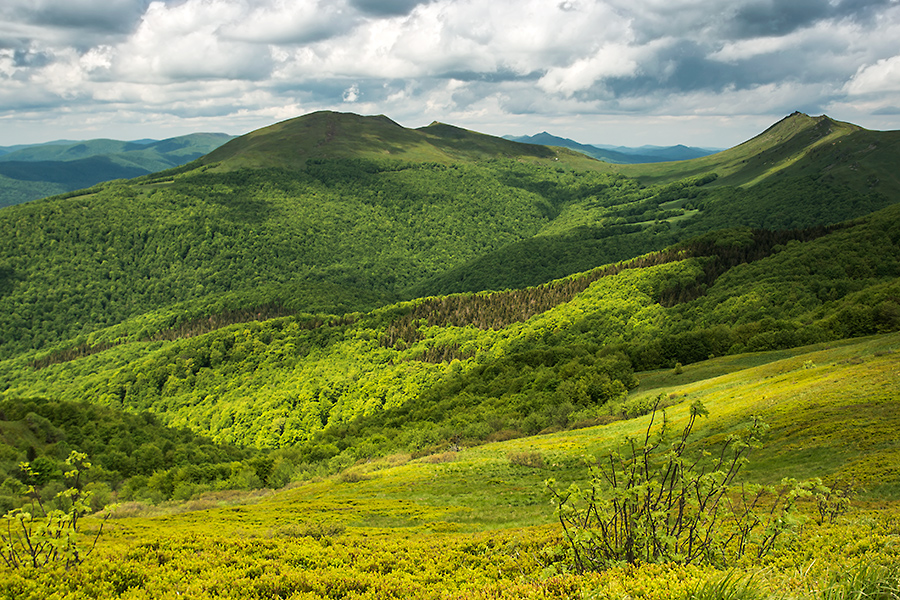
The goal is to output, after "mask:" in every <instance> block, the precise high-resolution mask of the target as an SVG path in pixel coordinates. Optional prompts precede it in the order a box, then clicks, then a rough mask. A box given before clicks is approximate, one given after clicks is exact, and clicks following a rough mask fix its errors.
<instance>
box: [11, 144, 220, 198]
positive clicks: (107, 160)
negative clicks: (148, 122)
mask: <svg viewBox="0 0 900 600" xmlns="http://www.w3.org/2000/svg"><path fill="white" fill-rule="evenodd" d="M231 138H232V136H229V135H226V134H222V133H195V134H190V135H185V136H180V137H175V138H170V139H166V140H161V141H155V142H150V143H135V142H123V141H118V140H105V139H103V140H87V141H84V142H72V143H66V144H42V145H36V146H29V147H26V148H22V149H19V150H16V151H14V152H9V153H7V154H4V155H2V156H0V178H2V184H0V207H3V206H11V205H13V204H20V203H22V202H27V201H29V200H34V199H37V198H43V197H46V196H50V195H53V194H59V193H63V192H67V191H72V190H77V189H81V188H86V187H90V186H92V185H95V184H97V183H100V182H102V181H109V180H112V179H129V178H132V177H138V176H140V175H145V174H148V173H153V172H156V171H161V170H163V169H170V168H172V167H177V166H180V165H183V164H184V163H186V162H189V161H192V160H194V159H196V158H199V157H200V156H203V155H204V154H206V153H207V152H209V151H210V150H213V149H214V148H217V147H218V146H221V145H222V144H223V143H225V142H226V141H228V140H229V139H231Z"/></svg>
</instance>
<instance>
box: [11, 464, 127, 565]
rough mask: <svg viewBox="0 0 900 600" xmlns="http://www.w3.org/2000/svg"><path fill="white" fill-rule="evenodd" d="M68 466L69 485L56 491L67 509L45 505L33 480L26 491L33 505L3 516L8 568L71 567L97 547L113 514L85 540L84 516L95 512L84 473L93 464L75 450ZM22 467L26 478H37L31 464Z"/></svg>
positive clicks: (57, 496) (107, 515)
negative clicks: (87, 544)
mask: <svg viewBox="0 0 900 600" xmlns="http://www.w3.org/2000/svg"><path fill="white" fill-rule="evenodd" d="M66 465H67V467H68V470H67V472H66V474H65V477H66V479H67V480H68V485H67V487H66V488H65V489H63V490H62V491H61V492H59V493H58V494H56V499H57V500H59V501H60V503H61V504H63V505H66V506H67V509H66V510H59V509H52V510H48V509H47V508H45V503H44V501H43V499H42V498H41V496H40V494H39V493H38V492H36V491H35V488H34V486H33V485H31V483H32V482H30V481H29V482H28V485H27V487H26V489H25V493H26V494H27V495H28V496H29V497H30V499H31V502H30V505H27V506H26V507H24V508H16V509H13V510H11V511H9V512H7V513H6V514H5V515H4V516H3V519H4V520H5V521H6V523H5V527H2V528H0V542H2V548H0V558H2V559H3V562H5V563H6V565H7V566H8V567H11V568H20V567H31V568H35V569H37V568H40V567H46V566H50V565H54V564H61V565H63V566H65V568H66V569H68V568H69V567H72V566H74V565H77V564H79V563H81V562H82V561H83V560H84V559H85V558H87V556H88V555H89V554H90V553H91V552H92V551H93V550H94V547H95V546H96V544H97V540H98V539H99V538H100V534H101V533H102V532H103V524H104V523H105V522H106V518H109V513H107V514H106V516H105V518H104V519H103V522H101V525H100V528H99V529H98V531H97V533H96V535H95V536H94V537H93V541H92V542H91V543H90V546H86V545H85V544H84V543H82V542H81V539H80V535H79V533H80V522H81V517H82V516H84V515H86V514H88V513H90V512H91V507H90V499H91V492H90V491H85V490H84V489H83V485H82V474H83V473H84V472H85V471H87V470H88V469H90V467H91V464H90V463H89V462H88V461H87V455H86V454H82V453H80V452H72V453H71V454H70V455H69V458H68V459H66ZM21 469H22V471H23V473H24V474H25V475H26V477H28V478H31V479H33V478H34V476H35V473H34V472H33V471H32V469H31V466H30V465H29V463H22V464H21Z"/></svg>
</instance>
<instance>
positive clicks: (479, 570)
mask: <svg viewBox="0 0 900 600" xmlns="http://www.w3.org/2000/svg"><path fill="white" fill-rule="evenodd" d="M898 359H900V334H891V335H885V336H877V337H871V338H865V339H859V340H854V341H849V342H843V343H840V344H832V345H830V346H829V347H824V346H814V347H809V348H804V349H797V350H792V351H782V352H775V353H766V354H753V355H741V356H737V357H728V358H720V359H714V360H711V361H707V362H706V363H701V364H698V365H689V366H687V367H685V368H684V369H683V372H682V373H681V374H680V375H675V374H674V372H655V373H648V374H645V376H644V378H643V382H642V385H641V388H639V390H638V391H637V392H636V393H637V394H638V395H640V394H658V393H663V394H665V395H666V397H667V399H669V401H670V402H675V403H676V404H673V405H672V406H669V407H668V408H667V409H666V410H667V415H668V417H669V418H670V420H671V421H672V422H673V424H674V425H676V426H678V425H680V424H681V423H683V422H684V419H685V417H686V413H687V409H688V407H689V405H690V404H691V403H692V402H693V401H695V400H700V401H702V402H703V403H704V404H705V405H706V407H707V408H708V409H709V411H710V417H709V418H708V419H706V420H704V421H703V423H702V426H701V427H699V428H698V430H697V439H699V440H702V439H704V438H705V439H706V440H716V439H721V437H722V436H723V435H724V434H725V433H727V432H728V431H730V430H733V429H734V428H736V427H739V426H740V425H741V423H744V422H746V421H747V420H748V419H749V418H750V416H751V415H754V414H758V415H760V416H761V417H762V418H763V420H764V421H766V422H767V423H768V424H769V425H770V427H771V429H770V432H769V435H768V439H767V441H766V445H765V446H764V447H763V448H762V449H760V450H758V451H757V452H756V453H755V454H754V455H753V456H752V457H751V463H750V466H749V468H748V469H747V471H746V473H745V475H746V476H747V477H748V478H749V479H751V480H755V481H763V482H767V481H776V480H778V479H780V478H781V477H783V476H791V477H797V478H806V477H824V478H826V479H827V480H831V481H833V480H836V479H839V478H844V479H853V480H854V481H855V482H856V484H857V485H858V486H859V487H861V488H865V489H867V492H866V493H865V494H864V495H863V496H862V498H861V499H859V500H857V501H856V502H855V504H854V506H853V507H852V509H851V511H850V513H848V514H847V515H844V516H842V517H840V518H839V519H838V521H837V522H836V523H835V524H827V523H826V524H823V525H819V524H817V523H816V522H815V521H816V519H814V518H811V519H810V520H809V521H808V523H807V524H806V525H805V526H804V528H803V530H802V533H800V535H799V537H797V538H791V539H788V538H786V539H785V543H784V544H783V545H782V546H780V547H779V548H778V549H777V550H776V552H775V553H773V554H772V555H771V556H769V557H768V558H766V559H765V560H763V561H758V560H746V561H745V562H744V563H742V564H740V565H732V566H734V567H735V568H737V569H738V571H737V573H738V574H739V575H740V576H741V577H743V576H750V575H752V576H753V577H754V581H755V582H756V583H755V584H754V585H756V586H758V587H759V588H760V589H762V590H764V591H765V592H766V593H769V594H775V595H777V596H779V597H784V598H804V599H805V598H813V597H815V596H814V593H815V590H817V589H821V588H822V586H824V585H826V583H824V582H827V581H828V577H829V576H830V575H829V573H838V572H843V571H842V570H845V569H846V567H847V566H849V565H852V564H855V563H856V562H858V561H870V562H873V563H879V564H890V563H892V562H897V561H898V560H900V525H898V524H900V506H898V504H897V502H895V501H893V500H892V499H893V498H895V497H896V492H897V488H898V487H900V486H898V479H900V476H898V465H900V444H898V443H897V441H896V439H897V436H896V433H895V432H896V431H897V430H898V427H900V414H898V412H900V411H897V410H896V409H897V406H898V402H900V360H898ZM647 420H648V417H642V418H638V419H634V420H623V421H616V422H613V423H610V424H608V425H604V426H600V427H593V428H587V429H580V430H576V431H564V432H557V433H552V434H546V435H539V436H535V437H531V438H523V439H515V440H508V441H504V442H496V443H490V444H485V445H483V446H478V447H474V448H463V449H461V450H460V451H459V452H447V453H445V454H441V455H434V456H425V457H421V458H417V459H412V458H411V457H410V456H409V455H396V456H391V457H385V458H381V459H376V460H372V461H369V462H363V463H359V464H357V465H354V466H353V467H351V468H350V469H348V470H347V471H345V472H344V473H341V474H339V475H336V476H334V477H331V478H328V479H319V480H311V481H306V482H302V483H299V484H294V486H293V487H291V488H289V489H285V490H281V491H278V492H272V493H270V494H256V495H254V496H253V497H252V502H248V503H246V504H242V505H233V504H228V503H227V502H225V501H222V503H223V505H222V506H211V505H214V504H215V503H216V500H215V499H208V500H207V501H206V502H205V506H207V508H205V509H204V510H192V511H184V512H177V513H174V514H164V515H159V516H130V517H127V518H117V519H113V520H111V521H109V522H108V523H107V529H106V532H105V533H104V535H103V537H102V538H101V541H100V544H99V546H98V548H97V550H96V552H95V553H94V554H93V555H92V556H91V557H90V558H89V559H88V560H87V562H86V563H85V564H84V565H82V566H81V567H79V568H77V569H75V570H72V571H70V572H68V573H65V572H60V571H52V570H51V571H46V572H33V571H20V572H13V571H9V570H4V569H0V598H16V599H17V600H18V599H25V598H51V597H52V598H184V597H189V598H410V597H418V598H573V597H574V598H578V597H585V598H624V597H632V598H648V599H650V598H653V599H655V598H659V599H663V598H679V597H684V595H685V594H686V593H687V592H688V591H689V590H692V589H694V588H696V586H697V585H699V584H700V583H701V582H702V581H704V580H706V579H709V578H713V579H715V578H719V577H722V576H724V573H722V572H720V571H718V570H716V569H713V568H711V567H690V566H689V567H684V566H673V565H643V566H639V567H624V566H623V567H619V568H614V569H612V570H610V571H608V572H605V573H600V574H589V575H578V574H574V573H571V572H567V571H566V569H565V565H564V564H563V563H560V562H559V561H558V558H559V557H560V551H559V550H558V549H556V545H557V544H559V543H560V541H561V538H560V531H559V529H558V526H557V525H555V523H554V517H553V514H552V510H551V507H550V504H549V501H548V500H549V497H548V496H547V495H546V494H544V492H543V491H542V488H543V485H542V482H543V480H545V479H547V478H551V477H552V478H555V479H556V480H558V481H559V482H560V483H563V484H565V483H568V482H569V481H576V480H582V479H584V478H585V476H586V472H585V468H584V467H583V466H582V462H581V461H582V457H584V456H585V455H588V454H595V455H599V454H600V453H602V452H604V451H606V450H608V449H611V448H613V447H615V446H616V444H617V443H618V442H619V441H621V440H622V438H623V437H624V436H628V435H632V436H633V435H638V434H640V433H641V432H642V431H643V430H644V429H645V428H646V426H647ZM537 455H539V456H540V458H541V460H536V459H534V457H535V456H537ZM231 501H233V499H232V500H231ZM202 505H204V504H203V501H202V500H198V501H194V506H195V507H196V506H202ZM802 508H803V510H804V511H805V512H806V513H807V514H808V515H810V516H815V511H814V506H813V504H812V503H811V502H809V501H807V502H805V503H803V504H802ZM131 514H134V511H132V513H131ZM138 514H140V511H138ZM148 514H150V513H149V512H148ZM92 525H93V526H96V524H94V523H92Z"/></svg>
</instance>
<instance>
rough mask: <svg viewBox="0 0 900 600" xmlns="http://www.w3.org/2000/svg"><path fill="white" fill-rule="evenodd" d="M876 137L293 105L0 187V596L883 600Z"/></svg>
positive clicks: (888, 278)
mask: <svg viewBox="0 0 900 600" xmlns="http://www.w3.org/2000/svg"><path fill="white" fill-rule="evenodd" d="M350 131H358V132H364V133H365V135H363V136H358V137H355V138H354V137H348V132H350ZM893 140H894V137H892V134H879V133H875V132H865V131H864V130H860V129H859V128H855V127H852V126H849V125H846V124H839V123H836V122H833V121H831V120H829V119H827V118H815V119H812V118H809V117H806V116H805V115H792V116H791V117H789V118H788V119H786V120H785V121H783V122H781V123H779V124H777V125H776V126H774V127H773V128H772V129H770V130H769V131H767V132H765V133H764V134H762V135H761V136H759V138H756V139H754V140H751V141H750V142H748V143H747V144H746V145H743V146H741V147H738V148H735V149H733V150H731V151H728V152H726V153H722V155H721V156H718V157H707V158H703V159H699V160H698V161H697V162H694V161H690V162H686V163H677V164H668V165H655V166H645V167H641V168H645V169H648V170H646V171H643V172H642V173H638V172H636V171H633V170H632V169H636V168H637V167H627V168H626V167H621V169H620V168H619V167H616V168H613V167H612V166H610V165H603V164H600V163H596V162H592V161H589V160H588V159H587V158H585V157H583V156H581V157H578V156H576V155H574V154H571V153H567V152H565V151H563V150H553V149H548V148H542V147H538V146H517V145H515V144H514V143H512V142H509V141H506V140H497V139H496V138H491V137H490V136H481V135H479V134H474V133H472V132H466V131H464V130H460V129H458V128H454V127H450V126H447V125H442V124H433V125H432V126H430V127H427V128H423V129H421V130H415V131H412V130H405V129H404V128H402V127H400V126H398V125H396V124H395V123H393V122H391V121H390V120H389V119H387V118H385V117H377V118H361V117H355V116H347V115H335V114H331V113H322V114H317V115H311V116H309V117H308V118H303V119H299V120H295V121H288V122H285V123H282V124H278V125H276V126H273V127H272V128H269V129H267V130H263V131H260V132H256V133H254V134H250V135H248V136H244V137H242V138H239V139H237V140H234V141H233V142H231V143H229V144H226V145H224V146H223V147H222V148H221V149H220V151H217V152H216V153H214V154H212V155H210V156H208V157H206V158H204V159H203V160H201V161H198V162H195V163H191V164H189V165H186V166H183V167H179V168H177V169H173V170H170V171H166V172H162V173H157V174H154V175H152V176H147V177H143V178H140V179H137V180H131V181H120V182H113V183H109V184H103V185H100V186H97V187H95V188H93V189H90V190H84V191H82V192H73V193H70V194H68V195H66V196H60V197H56V198H50V199H46V200H42V201H37V202H32V203H28V204H25V205H22V206H17V207H12V208H5V209H3V210H2V212H0V327H2V328H3V329H2V330H3V331H4V332H8V334H6V335H4V337H3V339H2V341H0V509H2V510H0V512H5V513H6V514H7V519H6V521H5V522H4V524H5V526H6V528H5V532H0V535H3V536H4V538H3V544H4V548H5V550H3V554H2V556H3V558H4V560H5V563H6V564H5V565H0V598H3V597H8V598H16V599H17V600H18V599H20V598H45V597H59V598H80V597H91V598H102V599H105V598H140V597H176V596H187V597H196V598H212V597H225V598H227V597H234V598H272V597H284V598H390V597H396V598H400V597H402V598H407V597H410V596H413V595H415V596H420V597H422V598H479V597H483V598H498V597H499V598H531V597H534V598H537V597H541V598H546V597H550V598H569V597H595V598H622V597H626V596H627V597H635V598H636V597H641V598H660V599H663V598H666V599H668V598H685V599H688V598H705V597H736V598H757V597H769V596H772V595H775V596H778V597H784V598H796V599H807V598H809V599H813V598H832V597H834V598H836V597H849V596H853V597H858V596H859V595H860V594H882V595H883V596H884V597H891V596H890V594H893V593H894V592H893V591H891V590H896V584H897V572H896V569H895V568H893V565H895V564H897V562H898V554H900V548H898V546H897V544H896V537H897V534H898V531H897V526H896V523H897V520H898V514H900V513H898V506H897V502H898V499H900V481H898V479H897V472H898V469H900V451H898V448H897V444H896V440H895V438H896V431H897V429H898V427H900V412H898V411H897V410H896V405H897V402H898V400H900V397H898V390H900V381H898V372H897V369H896V364H897V352H898V351H900V346H898V344H900V338H898V336H900V333H898V331H900V284H898V281H900V205H898V204H896V203H895V200H896V198H897V196H896V193H895V192H894V191H892V190H893V189H894V187H893V186H895V184H896V182H895V179H896V174H894V173H893V171H890V169H889V168H888V166H886V165H892V164H893V163H890V161H889V160H886V159H884V158H883V156H882V155H884V154H885V151H886V150H889V149H890V148H891V147H892V146H891V144H892V143H893ZM860 144H867V145H865V146H860ZM870 146H871V148H870ZM872 148H875V149H878V148H882V150H881V151H880V152H874V150H872ZM873 152H874V153H873ZM887 154H890V152H887ZM879 156H882V158H879ZM854 165H855V166H854ZM826 167H827V168H826ZM851 167H853V168H851ZM626 173H627V175H626ZM863 175H865V177H863ZM872 178H874V179H872ZM882 178H883V179H882ZM813 199H814V201H813ZM492 289H493V290H495V291H490V290H492ZM707 411H708V416H706V415H707ZM748 424H750V425H751V426H750V429H747V427H748ZM763 424H765V427H764V426H763ZM678 432H680V433H678ZM623 443H624V445H623ZM591 456H593V457H601V458H600V459H599V461H598V460H597V459H596V458H595V459H591V458H589V457H591ZM67 461H68V464H67ZM87 462H90V463H91V468H90V469H87ZM548 481H550V484H549V486H548V485H547V482H548ZM111 503H117V504H118V506H117V507H116V508H115V510H113V511H111V512H110V511H107V512H106V513H103V512H102V509H103V508H104V507H105V506H108V505H109V504H111ZM554 504H555V507H556V509H557V510H556V512H555V513H554V506H553V505H554ZM109 514H111V515H112V516H111V517H109V519H108V520H105V521H104V516H105V515H109ZM95 541H96V544H95ZM848 567H849V569H848Z"/></svg>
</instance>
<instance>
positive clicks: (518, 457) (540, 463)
mask: <svg viewBox="0 0 900 600" xmlns="http://www.w3.org/2000/svg"><path fill="white" fill-rule="evenodd" d="M506 458H507V459H508V460H509V464H511V465H519V466H520V467H530V468H532V469H543V468H544V466H545V465H544V457H543V456H542V455H541V453H540V452H510V453H509V454H507V455H506Z"/></svg>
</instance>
